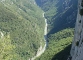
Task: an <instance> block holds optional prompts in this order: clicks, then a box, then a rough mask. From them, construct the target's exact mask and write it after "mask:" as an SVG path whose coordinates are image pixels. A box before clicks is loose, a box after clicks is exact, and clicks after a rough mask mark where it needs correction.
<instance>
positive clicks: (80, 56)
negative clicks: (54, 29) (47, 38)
mask: <svg viewBox="0 0 83 60" xmlns="http://www.w3.org/2000/svg"><path fill="white" fill-rule="evenodd" d="M70 55H71V56H70V57H69V58H68V60H83V0H78V14H77V20H76V26H75V35H74V40H73V43H72V48H71V52H70Z"/></svg>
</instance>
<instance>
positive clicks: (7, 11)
mask: <svg viewBox="0 0 83 60" xmlns="http://www.w3.org/2000/svg"><path fill="white" fill-rule="evenodd" d="M42 13H43V11H42V10H41V9H40V8H39V7H37V5H36V4H35V1H34V0H0V60H27V59H29V58H31V57H33V56H34V55H35V54H36V52H37V49H38V48H39V47H40V45H42V46H44V38H43V34H44V25H45V23H44V18H43V16H42ZM40 27H41V28H40ZM40 42H41V44H40Z"/></svg>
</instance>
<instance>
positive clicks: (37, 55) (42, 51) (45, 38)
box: [29, 13, 48, 60]
mask: <svg viewBox="0 0 83 60" xmlns="http://www.w3.org/2000/svg"><path fill="white" fill-rule="evenodd" d="M42 15H43V17H44V19H45V28H44V41H45V45H44V47H43V48H42V46H40V48H39V49H38V51H37V54H36V56H34V57H33V58H31V59H29V60H35V59H36V58H37V57H39V56H41V54H42V53H44V51H45V50H46V47H47V44H48V43H47V26H48V24H47V19H46V18H45V16H44V13H43V14H42Z"/></svg>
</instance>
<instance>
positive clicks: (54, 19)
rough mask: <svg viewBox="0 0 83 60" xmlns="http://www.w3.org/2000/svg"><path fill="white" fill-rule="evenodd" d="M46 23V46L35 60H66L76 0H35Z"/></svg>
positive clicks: (71, 38) (71, 34) (75, 11)
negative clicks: (42, 12)
mask: <svg viewBox="0 0 83 60" xmlns="http://www.w3.org/2000/svg"><path fill="white" fill-rule="evenodd" d="M36 3H37V5H38V6H39V7H41V9H42V10H44V11H45V18H46V19H47V22H48V46H47V49H46V51H45V53H43V54H42V55H41V56H40V57H39V58H37V59H36V60H67V58H68V56H69V55H70V49H71V42H72V40H73V36H74V27H75V22H76V16H77V3H78V1H77V0H36Z"/></svg>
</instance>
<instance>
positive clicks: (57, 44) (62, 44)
mask: <svg viewBox="0 0 83 60" xmlns="http://www.w3.org/2000/svg"><path fill="white" fill-rule="evenodd" d="M73 35H74V29H71V28H68V29H64V30H62V31H60V32H57V33H55V34H51V35H50V36H49V38H48V40H49V42H48V47H47V50H46V51H45V53H43V54H42V55H41V56H40V57H39V58H37V59H36V60H67V59H66V58H67V57H68V56H69V51H70V47H69V48H68V49H66V50H65V48H66V47H67V46H69V45H70V44H71V42H72V39H73ZM61 51H62V52H63V51H64V53H63V54H60V56H59V55H58V56H57V57H56V55H57V54H58V53H60V52H61ZM55 57H56V58H55ZM54 58H55V59H54Z"/></svg>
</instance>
